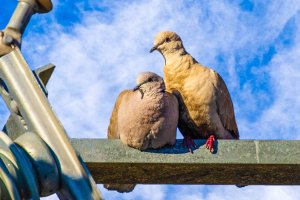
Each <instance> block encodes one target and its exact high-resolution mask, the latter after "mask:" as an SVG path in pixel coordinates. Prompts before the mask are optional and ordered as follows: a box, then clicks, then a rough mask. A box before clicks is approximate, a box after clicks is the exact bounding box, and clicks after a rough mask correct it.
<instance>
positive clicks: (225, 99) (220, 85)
mask: <svg viewBox="0 0 300 200" xmlns="http://www.w3.org/2000/svg"><path fill="white" fill-rule="evenodd" d="M214 79H215V80H214V81H213V82H214V83H215V87H216V101H217V102H216V104H217V112H218V114H219V117H220V119H221V121H222V124H223V127H224V128H225V129H226V130H228V131H229V132H230V133H231V134H232V136H233V137H234V138H236V139H238V138H239V131H238V127H237V124H236V121H235V117H234V109H233V104H232V101H231V98H230V94H229V91H228V89H227V87H226V84H225V82H224V80H223V79H222V77H221V76H220V75H219V74H218V73H216V72H214Z"/></svg>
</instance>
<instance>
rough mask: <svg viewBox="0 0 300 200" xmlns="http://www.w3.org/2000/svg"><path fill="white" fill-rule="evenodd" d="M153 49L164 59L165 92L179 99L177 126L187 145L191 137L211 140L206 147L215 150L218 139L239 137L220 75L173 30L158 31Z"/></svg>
mask: <svg viewBox="0 0 300 200" xmlns="http://www.w3.org/2000/svg"><path fill="white" fill-rule="evenodd" d="M154 50H158V51H159V52H160V53H161V54H162V55H163V57H164V59H165V66H164V78H165V84H166V91H168V92H171V93H173V94H175V95H176V97H177V99H178V102H179V122H178V128H179V130H180V132H181V133H182V134H183V136H184V144H185V146H187V147H188V148H189V150H190V151H192V149H191V147H192V146H195V144H194V142H193V140H192V139H196V138H201V139H208V140H207V142H206V147H207V148H208V149H209V150H210V151H211V152H212V150H213V143H214V140H215V138H217V139H239V132H238V128H237V124H236V121H235V116H234V109H233V104H232V101H231V98H230V95H229V92H228V89H227V87H226V85H225V82H224V81H223V79H222V78H221V76H220V75H219V74H218V73H217V72H215V71H214V70H213V69H210V68H208V67H205V66H203V65H201V64H199V63H198V62H197V61H196V60H195V59H194V58H193V57H192V56H191V55H190V54H189V53H187V52H186V50H185V49H184V46H183V44H182V40H181V38H180V37H179V36H178V35H177V34H176V33H174V32H169V31H167V32H160V33H158V34H157V36H156V37H155V40H154V47H153V48H152V49H151V50H150V52H153V51H154Z"/></svg>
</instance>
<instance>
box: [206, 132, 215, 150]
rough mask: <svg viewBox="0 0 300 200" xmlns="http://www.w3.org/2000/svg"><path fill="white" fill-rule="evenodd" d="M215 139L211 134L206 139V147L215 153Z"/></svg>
mask: <svg viewBox="0 0 300 200" xmlns="http://www.w3.org/2000/svg"><path fill="white" fill-rule="evenodd" d="M214 141H215V136H214V135H211V136H209V138H208V139H207V140H206V143H205V147H206V148H207V149H208V150H209V151H210V152H211V153H213V151H214Z"/></svg>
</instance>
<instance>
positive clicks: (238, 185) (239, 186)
mask: <svg viewBox="0 0 300 200" xmlns="http://www.w3.org/2000/svg"><path fill="white" fill-rule="evenodd" d="M235 186H236V187H238V188H243V187H246V186H247V185H240V184H237V185H235Z"/></svg>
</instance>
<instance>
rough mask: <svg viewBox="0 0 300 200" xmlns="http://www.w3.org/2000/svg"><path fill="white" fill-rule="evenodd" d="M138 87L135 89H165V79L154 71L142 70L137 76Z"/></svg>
mask: <svg viewBox="0 0 300 200" xmlns="http://www.w3.org/2000/svg"><path fill="white" fill-rule="evenodd" d="M136 84H137V85H136V87H135V88H134V89H133V91H136V90H139V89H146V90H152V89H155V90H156V89H157V90H158V91H165V83H164V79H163V78H162V77H160V76H159V75H157V74H155V73H153V72H142V73H140V74H139V75H138V76H137V79H136Z"/></svg>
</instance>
